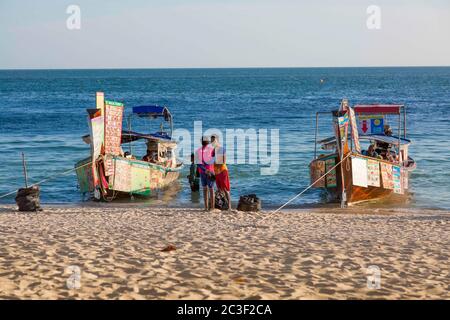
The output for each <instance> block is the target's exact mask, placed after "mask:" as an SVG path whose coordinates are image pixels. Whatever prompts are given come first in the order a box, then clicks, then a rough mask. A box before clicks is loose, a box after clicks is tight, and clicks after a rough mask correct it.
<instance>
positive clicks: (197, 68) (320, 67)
mask: <svg viewBox="0 0 450 320" xmlns="http://www.w3.org/2000/svg"><path fill="white" fill-rule="evenodd" d="M448 67H450V65H404V66H402V65H399V66H382V65H380V66H310V67H305V66H303V67H300V66H291V67H280V66H263V67H259V66H246V67H98V68H0V71H58V70H64V71H65V70H171V69H173V70H203V69H205V70H207V69H350V68H448Z"/></svg>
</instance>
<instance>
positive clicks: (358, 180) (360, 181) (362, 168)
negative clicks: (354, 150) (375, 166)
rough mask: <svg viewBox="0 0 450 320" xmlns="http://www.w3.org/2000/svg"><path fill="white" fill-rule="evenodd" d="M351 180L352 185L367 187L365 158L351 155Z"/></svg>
mask: <svg viewBox="0 0 450 320" xmlns="http://www.w3.org/2000/svg"><path fill="white" fill-rule="evenodd" d="M352 181H353V185H354V186H359V187H364V188H367V159H364V158H357V157H352Z"/></svg>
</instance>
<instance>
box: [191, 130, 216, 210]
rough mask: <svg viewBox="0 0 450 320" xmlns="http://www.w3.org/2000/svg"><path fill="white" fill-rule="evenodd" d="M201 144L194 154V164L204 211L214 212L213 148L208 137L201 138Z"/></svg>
mask: <svg viewBox="0 0 450 320" xmlns="http://www.w3.org/2000/svg"><path fill="white" fill-rule="evenodd" d="M201 143H202V146H201V147H200V148H198V149H197V150H196V152H195V163H196V164H197V168H198V172H199V174H200V182H201V184H202V187H203V201H204V204H205V210H214V209H215V198H214V180H215V176H214V148H213V147H212V146H211V144H210V140H209V137H206V136H203V137H202V140H201Z"/></svg>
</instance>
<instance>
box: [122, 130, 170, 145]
mask: <svg viewBox="0 0 450 320" xmlns="http://www.w3.org/2000/svg"><path fill="white" fill-rule="evenodd" d="M140 139H146V140H158V141H162V142H169V141H172V139H171V138H170V136H169V135H168V134H167V133H166V132H156V133H138V132H134V131H128V130H123V131H122V143H128V142H132V141H136V140H140Z"/></svg>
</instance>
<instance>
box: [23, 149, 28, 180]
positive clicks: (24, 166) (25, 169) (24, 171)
mask: <svg viewBox="0 0 450 320" xmlns="http://www.w3.org/2000/svg"><path fill="white" fill-rule="evenodd" d="M22 167H23V175H24V177H25V188H28V175H27V163H26V161H25V154H24V153H23V152H22Z"/></svg>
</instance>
